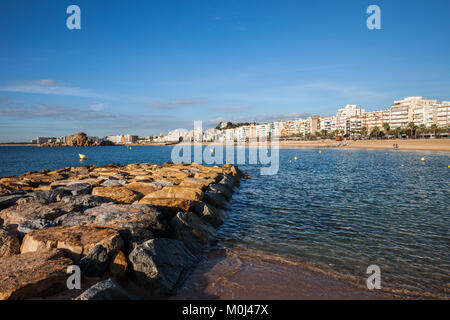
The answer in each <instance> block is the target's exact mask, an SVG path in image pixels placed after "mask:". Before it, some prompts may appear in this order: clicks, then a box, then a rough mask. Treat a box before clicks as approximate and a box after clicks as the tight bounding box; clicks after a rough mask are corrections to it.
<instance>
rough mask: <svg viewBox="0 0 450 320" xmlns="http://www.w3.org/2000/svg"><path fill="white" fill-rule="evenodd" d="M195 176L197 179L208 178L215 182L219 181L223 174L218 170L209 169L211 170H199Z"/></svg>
mask: <svg viewBox="0 0 450 320" xmlns="http://www.w3.org/2000/svg"><path fill="white" fill-rule="evenodd" d="M194 178H196V179H208V180H213V181H214V182H218V181H219V180H220V178H221V175H220V174H219V173H218V172H215V171H209V172H197V173H196V174H195V175H194Z"/></svg>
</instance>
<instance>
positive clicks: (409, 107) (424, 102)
mask: <svg viewBox="0 0 450 320" xmlns="http://www.w3.org/2000/svg"><path fill="white" fill-rule="evenodd" d="M437 103H438V102H437V100H432V99H424V98H423V97H420V96H417V97H407V98H405V99H403V100H396V101H394V103H393V104H392V107H391V109H390V111H391V121H390V123H389V124H390V126H391V128H393V129H396V128H399V127H400V128H406V127H407V126H408V123H410V122H414V123H415V124H416V125H417V124H419V125H420V124H425V123H429V113H430V111H431V112H432V109H433V107H432V106H433V105H436V104H437ZM430 107H431V108H430ZM416 121H417V123H416Z"/></svg>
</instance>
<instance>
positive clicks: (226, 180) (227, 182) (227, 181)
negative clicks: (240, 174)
mask: <svg viewBox="0 0 450 320" xmlns="http://www.w3.org/2000/svg"><path fill="white" fill-rule="evenodd" d="M235 183H236V180H234V179H233V178H232V177H231V176H229V175H227V174H225V175H224V176H223V178H222V179H221V180H220V181H219V184H221V185H224V186H226V187H227V188H228V189H229V190H230V192H233V191H234V186H235Z"/></svg>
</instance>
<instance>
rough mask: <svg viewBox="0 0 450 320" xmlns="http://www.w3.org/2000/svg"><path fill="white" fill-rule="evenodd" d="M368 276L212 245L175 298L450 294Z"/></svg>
mask: <svg viewBox="0 0 450 320" xmlns="http://www.w3.org/2000/svg"><path fill="white" fill-rule="evenodd" d="M365 281H366V279H365V278H364V277H360V278H358V277H356V276H353V275H344V274H340V273H337V272H335V271H333V270H329V269H327V268H325V267H324V266H318V265H317V264H314V263H312V262H301V261H298V260H294V258H286V257H283V256H280V255H278V254H276V253H272V252H264V251H261V250H257V249H251V248H248V247H240V246H239V245H238V246H235V247H232V248H212V249H211V251H209V252H206V253H205V255H204V256H203V259H202V261H201V262H200V263H199V265H197V267H196V269H195V270H194V271H193V273H192V274H191V276H190V278H189V279H188V280H187V281H186V282H185V284H184V285H183V286H182V287H181V288H180V289H179V291H178V293H177V294H176V295H175V296H172V297H170V299H172V300H190V299H196V300H211V299H220V300H223V299H225V300H230V299H237V300H411V299H412V300H415V299H438V300H447V299H448V296H445V295H439V294H433V293H429V292H415V291H410V290H407V289H392V288H388V287H382V288H381V289H380V290H368V289H367V287H366V282H365Z"/></svg>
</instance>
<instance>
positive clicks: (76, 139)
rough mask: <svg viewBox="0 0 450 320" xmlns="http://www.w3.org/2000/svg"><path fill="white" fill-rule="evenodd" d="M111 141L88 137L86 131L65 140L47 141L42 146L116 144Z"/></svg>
mask: <svg viewBox="0 0 450 320" xmlns="http://www.w3.org/2000/svg"><path fill="white" fill-rule="evenodd" d="M114 145H115V144H114V143H113V142H111V141H107V140H105V141H95V140H93V139H92V138H90V137H88V136H87V135H86V133H84V132H78V133H75V134H74V135H71V136H67V137H66V139H65V142H45V143H42V144H40V145H39V146H40V147H97V146H114Z"/></svg>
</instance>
